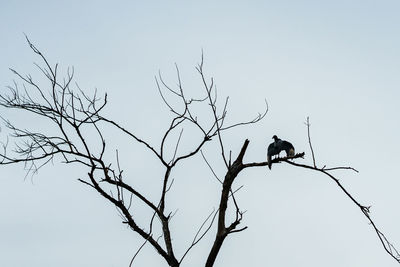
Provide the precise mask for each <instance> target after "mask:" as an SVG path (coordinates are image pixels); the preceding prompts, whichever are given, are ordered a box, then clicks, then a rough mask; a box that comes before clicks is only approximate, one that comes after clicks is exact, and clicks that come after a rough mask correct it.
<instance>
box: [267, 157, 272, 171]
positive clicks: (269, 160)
mask: <svg viewBox="0 0 400 267" xmlns="http://www.w3.org/2000/svg"><path fill="white" fill-rule="evenodd" d="M267 162H268V168H269V169H271V165H272V162H271V156H269V155H268V156H267Z"/></svg>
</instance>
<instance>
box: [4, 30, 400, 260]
mask: <svg viewBox="0 0 400 267" xmlns="http://www.w3.org/2000/svg"><path fill="white" fill-rule="evenodd" d="M26 39H27V42H28V44H29V46H30V48H31V49H32V51H33V52H34V53H35V54H37V55H38V56H39V57H40V59H41V61H42V66H40V65H38V64H36V66H37V67H38V69H39V70H40V72H41V73H42V74H43V75H44V77H45V78H46V80H47V81H48V82H49V83H48V84H47V85H43V84H41V83H39V82H37V81H35V79H34V78H32V76H30V75H22V74H20V73H19V72H17V71H15V70H13V69H11V71H12V72H13V73H14V74H15V75H16V76H17V77H18V78H19V80H20V82H22V86H21V85H19V83H17V82H15V83H14V84H13V85H12V86H9V87H8V88H9V94H1V95H0V105H1V106H2V107H4V108H7V109H17V110H22V111H23V112H28V113H31V114H34V115H36V116H38V117H39V118H42V119H45V120H46V121H47V123H49V125H51V126H53V127H54V128H53V131H52V132H51V133H49V132H46V131H45V130H43V131H39V132H36V131H33V130H29V129H24V128H20V127H17V126H16V125H15V124H14V123H12V122H10V121H9V120H7V119H5V118H3V121H4V123H5V126H6V127H7V128H8V129H9V130H11V132H12V133H11V135H10V138H14V139H16V140H17V142H16V143H15V144H14V149H13V151H12V152H9V149H8V148H9V142H8V140H7V142H4V143H2V144H3V152H2V153H1V154H0V164H1V165H7V164H17V163H22V164H25V166H26V167H27V168H28V172H33V173H36V172H37V171H38V170H39V169H40V168H41V167H42V166H44V165H46V164H47V163H49V162H52V161H54V160H59V161H61V162H63V163H66V164H80V165H83V166H86V167H87V170H88V173H87V178H86V179H78V180H79V181H80V182H82V183H83V184H85V185H87V186H89V187H91V188H92V189H93V190H95V191H97V192H98V193H99V194H100V195H101V196H102V197H103V198H104V199H106V200H107V201H109V202H111V203H112V204H113V205H115V207H116V208H117V210H118V212H119V215H120V216H121V217H122V218H123V223H125V224H127V225H128V226H129V227H130V229H131V230H133V231H134V232H136V233H137V234H138V235H139V236H140V238H142V240H143V244H142V246H141V247H140V248H139V249H138V250H137V252H136V253H135V255H134V256H133V258H132V259H131V262H130V266H131V265H132V263H133V261H134V259H135V257H136V255H137V254H138V253H139V252H140V250H141V248H142V247H143V246H144V245H146V244H150V245H151V246H152V247H153V248H154V249H155V250H156V251H157V252H158V253H159V254H160V255H161V256H162V257H163V258H164V260H165V261H166V262H167V264H168V265H169V266H174V267H176V266H180V265H181V263H182V262H183V260H184V259H185V257H186V256H187V255H188V254H189V252H190V251H191V249H192V248H193V247H194V246H196V245H197V244H198V243H199V242H200V241H201V240H202V238H203V237H204V236H205V235H206V234H207V233H209V232H210V231H211V230H212V229H213V225H214V222H216V234H215V239H214V241H213V244H212V246H211V248H210V252H209V254H208V257H207V259H206V260H205V266H206V267H211V266H214V263H215V260H216V258H217V256H218V254H219V252H220V249H221V247H222V245H223V243H224V240H225V239H226V238H227V237H228V236H229V235H231V234H233V233H238V232H241V231H243V230H245V229H246V228H247V227H246V226H242V227H239V225H240V224H241V223H242V219H243V214H244V213H243V211H242V210H241V209H240V207H239V203H238V201H237V200H236V198H235V193H236V191H237V190H240V188H241V187H239V188H238V189H236V190H235V189H234V188H233V184H234V182H235V179H236V178H237V177H238V175H239V174H240V173H241V172H242V171H243V170H245V169H247V168H251V167H261V166H266V165H267V162H266V161H260V162H253V163H244V156H245V154H246V151H247V149H248V146H249V143H250V141H249V140H248V139H246V140H244V143H243V145H242V148H241V149H240V151H239V153H238V154H237V156H233V157H232V154H235V152H232V151H231V150H229V149H228V148H227V147H226V145H225V143H224V140H223V136H222V134H223V133H224V132H227V131H232V130H234V129H235V128H236V127H239V126H249V125H252V124H255V123H257V122H259V121H260V120H262V119H263V118H264V116H265V115H266V114H267V112H268V105H267V106H266V109H265V110H264V112H263V113H260V114H258V115H257V116H256V117H254V118H253V119H251V120H249V121H244V122H237V123H234V124H227V123H226V122H225V119H226V117H227V114H228V100H229V98H225V99H223V101H222V103H223V104H222V108H220V107H219V101H217V90H216V87H215V84H214V80H213V78H211V79H209V78H207V77H206V75H205V73H204V68H203V67H204V66H203V57H202V58H201V62H200V64H199V65H198V66H197V68H196V69H197V72H198V74H199V77H200V80H201V83H202V88H203V90H202V92H200V97H197V98H195V97H189V96H188V94H187V93H186V91H185V90H184V88H183V85H182V81H181V77H180V72H179V69H178V67H177V66H176V74H177V86H170V85H168V84H167V83H166V82H165V81H164V80H163V77H162V75H161V74H159V75H158V76H157V77H156V85H157V88H158V91H159V93H160V96H161V98H162V100H163V102H164V103H165V105H166V106H167V107H168V109H169V111H170V112H171V115H172V117H171V120H170V122H169V127H168V128H167V129H165V131H164V132H163V133H162V137H161V143H160V145H159V146H154V145H153V144H151V143H149V142H148V141H146V140H144V139H143V138H141V137H140V136H138V135H137V134H135V133H134V132H133V131H132V130H130V129H127V128H126V127H124V126H122V124H120V123H119V122H117V121H115V120H114V119H112V118H107V117H105V116H103V110H104V107H105V106H106V105H107V103H108V102H107V94H105V95H104V97H99V96H98V95H97V92H95V93H94V94H93V95H90V96H89V95H88V94H86V93H85V92H84V91H83V90H81V89H80V88H79V86H77V85H74V86H73V84H74V71H73V69H71V70H70V69H68V71H67V74H66V77H65V78H63V77H60V76H59V73H58V64H55V65H54V66H52V65H51V64H50V63H49V61H48V60H47V59H46V57H45V56H44V55H43V54H42V52H41V51H40V50H39V49H37V48H36V46H34V45H33V44H32V43H31V42H30V41H29V39H28V38H26ZM73 87H74V88H75V89H73ZM167 94H168V95H167ZM171 96H172V97H174V98H175V100H174V101H170V100H168V99H170V98H169V97H171ZM197 106H203V107H206V108H207V109H208V112H202V113H201V114H199V115H197V113H196V111H195V110H196V107H197ZM306 124H307V129H308V137H309V140H308V141H309V145H310V149H311V152H312V159H313V165H306V164H299V163H296V162H294V161H293V160H294V159H298V158H303V157H304V153H299V154H296V155H294V156H292V157H284V158H280V157H276V158H275V159H273V160H272V162H273V163H278V162H284V163H287V164H289V165H291V166H294V167H298V168H306V169H311V170H313V171H316V172H320V173H322V174H323V175H326V176H327V177H329V178H330V179H332V180H333V181H334V182H335V184H336V185H337V186H339V188H340V189H341V190H342V191H343V192H344V193H345V196H347V197H348V198H350V199H351V201H352V202H353V203H354V204H356V205H357V206H358V207H359V208H360V210H361V211H362V213H363V214H364V215H365V216H366V217H367V219H368V221H369V222H370V224H371V225H372V227H373V229H374V230H375V232H376V233H377V235H378V238H379V240H380V241H381V242H382V246H383V247H384V249H385V250H386V251H387V253H389V255H391V256H392V257H393V258H394V259H395V260H396V261H397V262H399V263H400V255H399V253H398V251H397V250H396V249H395V248H394V247H393V245H392V244H391V243H390V242H389V241H388V240H387V239H386V237H385V236H384V235H383V234H382V232H381V231H380V230H379V229H378V228H377V227H376V225H375V222H374V221H373V220H372V218H371V217H370V214H369V207H368V206H364V205H361V204H360V203H359V202H358V201H357V200H356V199H355V198H354V197H353V196H352V195H351V194H350V193H349V192H348V191H347V190H346V189H345V188H344V187H343V185H342V184H341V183H340V182H339V180H338V179H337V178H336V177H335V176H334V175H333V174H332V172H333V171H335V170H343V169H347V170H352V171H356V170H355V169H353V168H351V167H333V168H327V167H326V166H324V167H322V168H319V167H317V165H316V161H315V156H314V152H313V148H312V145H311V138H310V132H309V130H310V123H309V120H308V119H307V123H306ZM106 127H110V128H113V129H116V130H118V131H120V132H121V133H123V134H124V135H126V136H128V137H129V138H130V139H131V140H132V142H136V143H139V144H141V145H142V147H143V150H147V151H149V152H151V153H152V154H153V155H154V157H155V158H156V159H157V160H158V162H159V164H161V166H163V168H164V174H163V176H162V177H160V179H159V180H160V194H159V197H158V199H150V198H149V197H148V196H147V195H146V194H145V193H144V192H141V191H139V190H138V189H136V186H135V185H134V184H130V183H127V182H126V179H125V178H124V173H123V170H122V169H121V166H120V161H119V155H118V150H117V151H116V156H115V159H114V160H111V161H110V160H107V158H110V155H109V154H110V153H114V151H110V150H109V149H108V147H107V142H106V136H105V131H104V129H105V128H106ZM185 127H193V128H195V129H196V131H197V132H198V133H199V134H200V136H201V138H199V139H198V140H194V141H193V143H192V149H191V150H190V152H186V153H181V152H179V151H180V150H179V145H180V142H181V137H182V135H183V129H185ZM87 132H90V138H89V136H88V134H87ZM93 133H95V134H93ZM176 133H179V134H178V135H177V136H178V138H177V141H176V142H175V144H174V145H173V146H172V147H171V146H168V145H167V139H168V138H169V137H170V136H171V135H173V134H176ZM207 145H212V146H214V149H217V150H218V151H219V155H220V158H221V161H222V162H223V164H224V168H225V176H224V177H223V178H219V177H218V176H217V175H216V173H215V171H214V170H213V168H212V167H211V166H212V165H211V164H210V163H209V161H208V160H207V158H206V156H205V154H204V153H203V152H202V149H203V148H205V147H206V146H207ZM167 150H168V151H169V152H170V153H166V151H167ZM228 151H229V152H228ZM10 153H11V154H10ZM199 153H201V155H202V156H203V159H204V161H205V162H206V164H207V165H208V166H209V167H210V170H211V172H212V174H213V175H214V176H215V178H217V179H218V180H219V181H220V183H221V186H222V190H221V193H220V201H219V206H218V208H217V209H215V210H214V211H213V212H211V213H210V214H209V215H208V216H207V218H206V219H205V220H204V221H203V222H202V224H201V226H200V227H199V229H198V231H197V233H196V234H195V236H194V237H193V239H192V242H191V244H190V245H189V246H188V247H187V249H186V250H185V252H184V253H183V254H182V255H176V253H175V252H174V243H173V241H172V240H173V238H172V236H171V231H170V226H171V218H172V216H173V213H171V212H169V210H171V209H170V208H167V206H168V201H167V194H168V192H169V190H170V188H171V186H172V183H173V179H172V178H171V171H172V169H173V168H175V167H176V166H178V165H180V164H183V163H184V162H185V161H187V160H189V159H191V158H193V157H194V156H195V155H197V154H199ZM166 154H169V156H167V155H166ZM107 155H108V157H107ZM171 155H172V156H171ZM113 158H114V156H113ZM133 202H140V203H141V204H143V205H144V206H145V207H146V208H147V209H148V210H149V211H150V212H151V213H152V216H151V218H150V219H149V221H148V222H147V224H146V225H142V224H140V223H139V222H138V221H139V220H138V215H137V214H136V213H134V212H133V211H132V209H133V208H132V203H133ZM228 205H232V207H233V208H234V209H233V210H234V211H233V212H234V214H233V216H232V217H233V219H232V220H231V221H228V219H227V212H228V210H227V207H228ZM155 219H157V221H158V222H159V223H156V221H155ZM157 227H158V228H159V229H158V230H159V232H160V233H161V235H160V236H158V235H156V234H155V233H156V232H157V231H156V230H155V228H157Z"/></svg>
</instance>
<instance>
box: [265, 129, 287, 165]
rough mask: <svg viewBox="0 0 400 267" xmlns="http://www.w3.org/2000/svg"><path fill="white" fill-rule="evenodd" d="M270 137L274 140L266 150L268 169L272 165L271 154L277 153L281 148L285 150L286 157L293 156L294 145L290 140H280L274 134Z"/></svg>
mask: <svg viewBox="0 0 400 267" xmlns="http://www.w3.org/2000/svg"><path fill="white" fill-rule="evenodd" d="M272 138H273V139H274V142H273V143H271V144H270V145H269V146H268V151H267V162H268V168H269V169H271V165H272V162H271V159H272V156H275V155H279V153H280V152H281V151H282V150H284V151H285V152H286V157H293V156H294V147H293V145H292V144H291V143H290V142H288V141H285V140H281V139H279V138H278V137H277V136H276V135H274V136H273V137H272Z"/></svg>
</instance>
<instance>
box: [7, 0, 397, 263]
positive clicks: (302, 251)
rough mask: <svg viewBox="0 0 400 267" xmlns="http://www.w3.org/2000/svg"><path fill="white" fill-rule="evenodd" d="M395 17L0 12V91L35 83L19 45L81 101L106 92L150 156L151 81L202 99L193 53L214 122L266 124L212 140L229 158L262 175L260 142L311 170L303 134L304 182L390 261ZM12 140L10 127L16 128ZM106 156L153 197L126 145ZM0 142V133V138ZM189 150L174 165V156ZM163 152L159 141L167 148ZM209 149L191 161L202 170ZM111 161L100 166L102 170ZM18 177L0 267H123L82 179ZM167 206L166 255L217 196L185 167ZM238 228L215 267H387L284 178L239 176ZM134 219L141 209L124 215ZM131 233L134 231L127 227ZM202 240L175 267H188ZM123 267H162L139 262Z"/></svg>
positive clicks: (133, 242) (361, 6)
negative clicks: (216, 101)
mask: <svg viewBox="0 0 400 267" xmlns="http://www.w3.org/2000/svg"><path fill="white" fill-rule="evenodd" d="M399 11H400V3H399V2H398V1H340V0H339V1H303V0H302V1H247V2H245V1H201V2H200V1H147V2H146V3H145V1H142V2H139V1H85V2H83V1H62V2H61V1H40V0H37V1H3V2H2V3H1V4H0V33H1V35H0V36H1V42H0V58H1V60H0V86H1V89H0V90H2V92H3V91H4V90H6V89H5V86H7V85H9V84H11V83H12V81H13V79H14V78H15V77H14V76H13V75H12V73H11V72H10V71H9V70H8V68H9V67H12V68H15V69H17V70H19V71H20V72H21V73H31V74H33V75H34V77H40V74H39V73H38V72H37V71H36V70H35V67H34V65H33V64H32V63H33V62H39V59H38V58H37V57H36V56H35V55H34V54H33V53H32V52H31V51H30V49H29V48H28V46H27V44H26V42H25V40H24V36H23V33H26V34H27V35H28V36H29V37H30V38H31V40H32V42H34V43H35V44H36V45H37V47H38V48H40V49H41V50H42V52H44V53H45V54H46V55H47V57H48V59H49V60H50V61H51V62H52V63H53V64H54V63H56V62H58V63H60V65H62V66H63V68H64V70H65V69H66V67H68V66H74V67H75V72H76V76H75V77H76V80H77V82H78V83H79V84H80V86H81V87H82V88H84V90H85V91H86V92H91V91H93V90H94V88H98V90H99V91H100V92H108V96H109V106H108V109H107V110H106V112H107V114H108V115H109V116H110V117H111V118H113V119H115V120H116V121H119V122H121V124H123V125H125V126H126V127H127V128H129V129H131V130H132V131H133V132H135V133H137V134H138V135H139V136H141V137H143V138H144V139H146V140H148V141H149V142H150V143H152V144H154V145H155V146H158V144H159V141H160V138H161V132H162V131H163V130H164V129H166V127H167V125H168V120H167V119H168V118H169V117H168V116H167V114H166V113H167V111H168V110H167V109H166V108H165V106H163V105H162V102H161V100H160V99H159V96H158V92H157V90H156V86H155V82H154V75H156V74H157V73H158V71H159V70H161V71H162V73H163V75H164V77H165V79H166V80H167V81H169V82H170V83H171V84H174V83H176V76H175V72H174V63H175V62H176V63H177V64H178V66H179V67H180V70H181V75H182V79H183V82H184V86H185V88H186V90H187V92H189V93H190V94H193V95H198V94H199V92H200V94H201V93H202V91H201V86H200V79H199V77H198V75H197V74H196V71H195V69H194V67H195V65H196V64H197V63H198V62H199V60H200V56H201V51H202V49H203V51H204V55H205V70H206V72H207V74H209V75H210V76H213V77H215V80H216V84H217V87H218V90H219V96H220V99H223V97H225V96H228V95H229V96H230V111H229V112H230V113H229V114H228V116H229V117H228V120H229V122H234V121H239V120H245V119H249V118H252V117H253V116H255V115H256V114H257V112H259V111H262V109H263V108H264V105H265V104H264V99H267V101H268V103H269V107H270V111H269V113H268V115H267V116H266V118H265V119H264V120H263V121H262V122H261V123H260V124H258V125H256V126H250V127H243V128H240V129H237V130H235V131H233V132H231V133H230V134H226V135H225V136H224V141H225V144H226V148H227V149H228V150H232V151H233V152H232V153H233V155H236V154H237V153H238V151H239V149H240V147H241V145H242V143H243V141H244V139H246V138H249V139H250V146H249V149H248V153H247V154H246V161H263V160H265V157H266V147H267V145H268V144H269V143H270V142H272V139H271V137H272V135H274V134H277V135H278V136H280V137H282V138H284V139H287V140H290V141H291V142H292V143H293V144H294V145H295V147H296V150H297V151H298V152H302V151H305V152H306V157H305V159H304V160H303V159H299V160H296V162H301V163H303V162H304V163H311V157H310V152H309V149H308V143H307V131H306V127H305V126H304V121H305V120H306V117H307V116H310V119H311V123H312V126H311V135H312V140H313V145H314V148H315V153H316V157H317V163H318V164H319V166H321V167H322V166H323V165H327V166H332V167H333V166H337V165H350V166H353V167H355V168H356V169H358V170H359V171H360V173H359V174H355V173H351V172H337V176H338V177H339V178H340V180H341V182H342V183H343V185H344V186H346V188H347V189H348V190H349V191H350V192H351V193H352V194H353V195H354V196H355V197H356V198H357V199H358V200H359V201H360V202H361V203H362V204H365V205H371V206H372V208H371V212H372V217H373V218H374V220H375V222H376V224H377V225H378V227H380V228H381V230H382V231H383V232H384V233H385V234H386V235H387V237H388V238H389V239H390V240H391V241H392V242H393V243H394V245H395V246H396V247H397V248H400V228H399V227H398V226H399V225H400V216H399V214H398V203H399V201H400V196H399V188H400V180H399V174H398V162H399V159H400V156H399V153H398V151H400V142H399V141H398V138H399V135H400V122H399V118H398V116H399V107H398V103H399V100H400V90H399V86H400V76H399V71H400V52H399V51H400V50H399V47H400V37H399V36H400V34H399V28H400V17H399ZM0 112H1V115H2V116H5V117H7V118H9V119H11V120H14V121H16V122H20V123H23V125H26V127H28V126H29V127H33V128H34V129H42V130H43V129H46V124H42V123H41V122H39V121H35V120H30V119H29V118H27V117H26V116H25V115H23V114H21V113H15V112H10V111H5V110H4V109H2V110H1V111H0ZM20 125H21V124H20ZM107 133H108V134H109V137H108V140H109V142H110V143H111V144H115V145H119V148H120V150H121V158H122V160H121V164H122V168H123V169H125V170H126V174H127V175H129V177H130V178H129V179H131V181H132V183H133V184H134V185H135V186H138V187H139V188H141V189H143V190H144V191H145V192H147V194H148V195H149V197H155V193H156V192H157V188H158V187H157V186H158V184H159V183H160V181H161V175H162V171H163V169H162V168H161V167H160V166H159V165H157V161H156V160H155V159H154V158H153V157H152V156H151V154H149V153H144V152H143V148H142V147H141V146H138V145H136V144H129V143H128V142H130V141H128V139H126V138H124V137H122V136H118V135H116V133H115V132H111V131H110V132H107ZM0 136H1V138H2V139H1V140H5V139H4V138H5V132H4V131H2V132H0ZM190 140H191V136H190V134H187V135H185V133H184V137H183V144H184V146H183V147H182V152H184V151H186V150H188V149H190V146H189V144H190ZM172 141H173V140H172ZM217 148H218V147H217V143H215V142H214V143H210V144H208V145H207V147H206V149H205V153H206V155H207V156H208V157H209V159H210V161H211V162H212V164H213V166H214V167H215V169H216V171H217V172H218V174H219V175H222V174H223V168H222V167H221V166H222V165H221V162H220V161H218V160H214V159H216V158H217V156H218V155H216V153H217V152H218V150H217ZM113 156H114V155H113V154H111V156H110V158H113ZM22 167H23V166H10V167H2V168H1V169H0V214H1V215H0V216H1V220H0V251H1V256H0V266H29V267H35V266H60V267H63V266H104V267H109V266H127V265H128V264H129V261H130V258H131V257H132V255H133V254H134V253H135V251H136V249H137V248H138V247H139V246H140V245H141V243H142V240H141V239H139V238H138V236H137V235H136V234H134V233H133V232H131V231H130V230H129V229H127V228H126V227H125V226H124V225H123V224H121V219H120V218H119V217H118V214H117V212H116V210H115V208H113V207H112V206H111V205H110V204H108V203H107V202H106V201H105V200H104V199H102V198H101V197H100V196H98V195H97V194H96V192H94V191H92V190H90V188H88V187H86V186H84V185H83V184H81V183H79V182H78V181H77V178H84V177H85V175H86V173H87V170H86V169H85V168H83V167H79V166H65V165H61V164H59V163H55V164H54V166H52V165H48V166H46V167H45V168H43V169H42V170H41V171H40V172H39V174H38V175H35V176H34V177H33V178H32V179H31V178H30V177H28V178H27V179H24V176H25V171H24V170H23V168H22ZM172 175H173V177H174V178H175V183H174V186H173V189H172V191H171V193H170V195H169V198H168V205H169V206H168V209H169V210H171V211H175V209H177V208H178V212H177V214H176V216H175V217H174V218H173V221H172V225H173V229H172V232H173V235H174V242H175V244H176V253H177V254H178V255H182V253H183V252H184V249H185V247H186V246H187V245H189V244H190V242H191V240H192V237H193V235H194V234H195V232H196V230H197V228H198V227H199V225H200V224H201V222H202V220H203V219H204V218H205V217H206V216H207V214H208V213H209V212H211V210H212V208H213V207H217V205H218V200H219V199H218V193H219V192H220V185H219V184H218V182H216V180H215V179H214V178H213V177H212V175H211V173H210V171H209V170H208V169H207V167H206V165H205V163H204V162H203V160H202V159H201V157H200V155H198V156H197V157H195V158H194V159H193V160H192V161H189V162H187V164H185V165H182V166H181V167H179V168H177V170H176V172H175V173H173V174H172ZM240 185H244V188H243V189H242V190H241V191H239V192H238V195H237V198H238V201H239V203H240V206H241V208H242V209H243V210H247V212H246V214H245V216H244V220H243V225H247V226H248V227H249V228H248V229H247V230H246V231H244V232H241V233H239V234H236V235H232V236H230V237H229V238H228V239H227V240H226V243H225V244H224V246H223V248H222V251H221V253H220V255H219V257H218V259H217V263H216V266H298V267H302V266H304V267H305V266H307V267H310V266H326V267H333V266H335V267H337V266H352V267H355V266H362V267H376V266H387V267H390V266H398V264H396V262H395V261H394V260H393V259H392V258H390V257H389V255H387V254H386V252H385V251H384V250H383V248H382V247H381V245H380V242H379V240H378V238H377V236H376V234H375V232H374V231H373V229H372V228H371V227H370V225H368V223H367V220H366V219H365V218H364V216H363V215H362V213H361V212H360V211H359V210H358V208H357V207H356V206H355V205H353V203H352V202H350V200H349V199H348V198H347V197H346V196H345V195H344V194H343V193H342V192H341V191H340V190H339V188H338V187H337V186H335V184H333V183H332V182H331V181H330V180H329V179H328V178H327V177H324V176H322V175H319V174H316V173H313V172H310V171H307V170H305V169H297V168H293V167H292V166H289V165H287V164H277V165H274V166H273V168H272V171H269V170H268V169H267V168H266V167H264V168H258V169H251V170H247V171H244V172H242V174H241V175H240V177H239V178H238V179H237V182H236V184H235V188H237V187H239V186H240ZM137 209H138V214H139V215H138V216H139V218H140V217H141V214H142V213H141V212H142V211H141V208H140V207H137ZM143 214H144V215H143V221H145V219H146V218H147V217H146V216H147V215H146V216H145V213H144V212H143ZM214 234H215V228H213V229H212V231H211V232H210V233H209V235H208V236H207V238H205V239H204V240H203V241H202V242H201V243H200V244H199V246H198V247H197V248H196V249H194V250H193V251H192V252H191V254H189V255H188V257H187V259H186V260H185V262H184V264H183V266H202V265H204V261H205V258H206V255H207V253H208V251H209V248H210V247H211V244H212V243H211V242H212V239H213V237H214ZM136 266H166V265H165V264H164V262H163V259H162V258H161V257H160V256H159V255H158V254H157V253H156V252H155V251H154V250H153V249H152V248H151V247H150V246H146V247H145V249H144V250H143V251H142V253H141V254H140V255H139V256H138V258H137V260H136Z"/></svg>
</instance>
